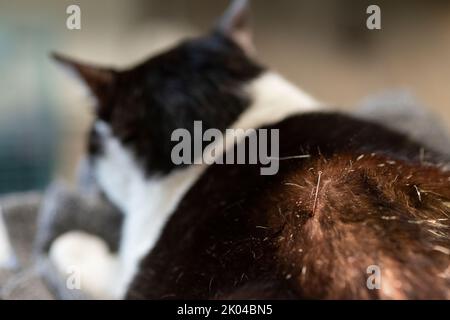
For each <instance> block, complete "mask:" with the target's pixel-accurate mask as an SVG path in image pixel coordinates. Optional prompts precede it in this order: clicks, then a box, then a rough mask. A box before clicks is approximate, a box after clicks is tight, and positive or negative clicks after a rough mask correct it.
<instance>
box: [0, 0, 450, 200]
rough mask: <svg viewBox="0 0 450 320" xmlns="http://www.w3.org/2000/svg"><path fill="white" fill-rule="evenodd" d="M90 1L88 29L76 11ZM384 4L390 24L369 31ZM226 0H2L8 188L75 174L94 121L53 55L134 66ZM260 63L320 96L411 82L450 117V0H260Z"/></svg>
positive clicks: (2, 151) (340, 97) (343, 103)
mask: <svg viewBox="0 0 450 320" xmlns="http://www.w3.org/2000/svg"><path fill="white" fill-rule="evenodd" d="M70 4H78V5H79V6H80V7H81V20H82V29H81V30H73V31H72V30H68V29H67V28H66V24H65V23H66V18H67V14H66V8H67V6H68V5H70ZM369 4H378V5H379V6H380V7H381V10H382V30H380V31H370V30H367V29H366V27H365V19H366V17H367V15H366V13H365V9H366V7H367V6H368V5H369ZM226 5H227V1H225V0H220V1H219V0H214V1H211V0H129V1H124V0H123V1H119V0H101V1H99V0H96V1H89V0H85V1H60V0H59V1H58V0H53V1H50V0H18V1H17V0H16V1H6V0H0V193H6V192H13V191H23V190H31V189H40V188H43V187H45V185H46V184H47V183H48V182H49V180H50V179H53V178H54V177H56V176H62V177H64V178H65V179H67V180H69V181H73V179H74V172H75V167H76V163H77V161H78V159H79V158H80V156H81V154H82V152H83V147H84V135H85V132H86V129H87V127H88V126H89V123H90V121H91V115H90V112H89V104H90V101H89V100H88V99H87V98H86V96H85V95H84V93H83V91H82V90H81V87H80V86H79V85H78V84H77V82H76V81H75V80H72V79H71V78H70V77H68V76H67V74H65V73H64V72H62V71H61V70H59V69H58V67H57V66H56V65H55V64H54V63H52V62H51V60H50V59H49V58H48V54H49V52H51V51H53V50H57V51H60V52H63V53H67V54H70V55H72V56H74V57H78V58H80V59H85V60H88V61H92V62H96V63H102V64H111V65H115V66H127V65H130V64H133V63H135V62H137V61H138V60H141V59H143V58H145V57H146V56H148V55H149V54H151V53H154V52H155V51H159V50H161V49H163V48H165V47H167V46H169V45H171V44H173V43H174V42H176V41H178V40H179V39H181V38H183V37H185V36H191V35H197V34H200V33H202V32H205V31H207V30H208V28H209V26H211V25H212V24H213V22H214V21H215V20H216V19H217V17H218V16H219V15H220V13H221V12H222V11H223V10H224V8H225V7H226ZM252 7H253V18H254V31H255V42H256V46H257V48H258V54H259V59H260V60H261V61H262V62H264V63H265V64H267V65H269V66H271V67H272V68H274V69H276V70H277V71H279V72H280V73H282V74H283V75H285V76H286V77H287V78H289V79H291V80H292V81H293V82H294V83H296V84H297V85H299V86H301V87H302V88H303V89H304V90H306V91H307V92H309V93H311V94H312V95H313V96H315V97H316V98H318V99H319V100H321V101H323V102H326V103H328V104H330V105H333V106H336V107H338V108H346V109H349V108H352V107H353V106H355V105H356V104H357V103H358V102H359V101H360V100H361V99H362V98H364V97H365V96H367V95H370V94H373V93H377V92H379V91H383V90H386V89H408V90H410V91H411V92H413V93H414V94H415V95H416V96H417V97H418V99H419V101H421V102H423V103H424V104H425V105H426V106H428V107H429V108H430V109H432V110H433V111H435V112H436V113H437V114H438V115H439V116H440V117H441V118H442V119H444V120H445V122H447V124H448V123H450V90H449V84H450V61H449V58H450V2H449V1H437V0H434V1H425V0H422V1H386V0H384V1H371V2H366V1H362V0H334V1H324V0H319V1H312V0H311V1H305V0H280V1H276V2H275V1H263V0H253V1H252Z"/></svg>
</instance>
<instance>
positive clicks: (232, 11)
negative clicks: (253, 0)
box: [217, 0, 256, 55]
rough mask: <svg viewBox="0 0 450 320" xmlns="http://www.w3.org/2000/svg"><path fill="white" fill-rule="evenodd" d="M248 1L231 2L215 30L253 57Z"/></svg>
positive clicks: (233, 0)
mask: <svg viewBox="0 0 450 320" xmlns="http://www.w3.org/2000/svg"><path fill="white" fill-rule="evenodd" d="M250 20H251V19H250V5H249V0H232V1H231V4H230V6H229V7H228V9H227V10H226V11H225V13H224V14H223V15H222V17H221V18H220V20H219V23H218V25H217V29H218V31H219V32H221V33H222V34H224V35H226V36H227V37H229V38H231V39H232V40H233V41H234V42H236V43H237V44H238V45H239V46H240V47H241V48H242V49H243V50H244V51H245V52H246V53H247V54H248V55H254V54H255V52H256V50H255V46H254V44H253V35H252V28H251V21H250Z"/></svg>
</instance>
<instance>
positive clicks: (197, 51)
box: [55, 0, 263, 175]
mask: <svg viewBox="0 0 450 320" xmlns="http://www.w3.org/2000/svg"><path fill="white" fill-rule="evenodd" d="M252 56H253V47H252V41H251V31H250V28H249V23H248V5H247V1H244V0H237V1H233V2H232V4H231V6H230V8H229V9H228V10H227V11H226V13H225V14H224V15H223V17H222V18H221V19H219V22H218V24H217V25H216V26H215V27H214V28H213V30H212V32H210V33H209V34H207V35H206V36H203V37H200V38H195V39H190V40H186V41H184V42H182V43H180V44H178V45H177V46H175V47H174V48H172V49H170V50H168V51H165V52H163V53H161V54H159V55H156V56H154V57H151V58H150V59H148V60H146V61H144V62H143V63H141V64H139V65H137V66H135V67H133V68H131V69H128V70H115V69H113V68H105V67H98V66H93V65H89V64H85V63H80V62H76V61H74V60H72V59H68V58H67V57H64V56H61V55H55V57H56V59H57V60H59V61H60V62H62V63H63V64H64V65H66V66H68V67H69V68H71V69H73V70H74V71H75V72H76V73H77V74H78V75H79V76H80V78H81V79H82V80H83V82H84V83H85V84H86V85H87V87H88V88H89V89H90V91H91V92H92V94H93V96H94V97H95V98H96V101H97V104H96V106H95V108H94V110H95V116H96V119H95V121H94V125H93V127H92V129H91V131H90V135H89V140H88V155H89V158H90V160H92V161H91V162H92V163H93V165H94V166H95V162H96V161H98V160H99V159H104V158H108V157H109V158H111V157H116V158H120V155H117V154H112V153H114V152H116V151H117V153H120V154H124V150H126V152H128V153H131V154H132V156H133V157H135V158H136V161H138V162H139V165H141V166H142V168H143V169H144V170H145V173H146V174H147V175H165V174H168V173H169V172H171V171H172V170H173V169H174V168H176V165H175V164H173V162H172V161H171V157H170V156H171V149H172V147H173V145H174V144H175V142H171V133H172V132H173V131H174V130H175V129H177V128H186V129H188V130H189V131H192V130H193V127H194V121H195V120H200V121H202V122H203V128H204V129H208V128H217V129H220V130H224V129H225V128H227V127H228V126H229V125H231V124H232V123H233V122H234V121H235V120H236V119H237V118H238V117H239V115H240V114H241V113H242V112H243V111H244V110H245V109H246V108H247V107H248V106H249V104H250V102H251V97H249V95H247V94H246V92H245V90H244V88H245V86H246V84H248V83H249V82H250V81H252V80H254V79H256V78H258V76H260V74H261V73H262V72H263V68H262V67H261V66H260V65H259V64H258V63H256V62H255V61H254V60H253V59H252ZM119 149H121V150H119ZM119 151H120V152H119ZM124 157H125V156H124ZM122 160H123V161H124V162H126V161H125V159H122ZM117 161H121V160H117ZM124 165H125V164H124Z"/></svg>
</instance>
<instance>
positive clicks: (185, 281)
mask: <svg viewBox="0 0 450 320" xmlns="http://www.w3.org/2000/svg"><path fill="white" fill-rule="evenodd" d="M245 4H246V1H235V2H234V3H233V5H232V7H231V9H230V10H229V11H228V12H227V13H226V14H225V16H224V18H223V19H222V20H221V22H220V23H219V27H218V28H216V29H215V30H214V32H213V33H212V34H210V35H208V36H206V37H203V38H199V39H194V40H189V41H186V42H184V43H182V44H180V45H179V46H177V47H175V48H174V49H172V50H170V51H168V52H166V53H162V54H161V55H158V56H156V57H154V58H151V59H150V60H148V61H146V62H144V63H143V64H141V65H139V66H137V67H135V68H133V69H131V70H126V71H120V72H119V71H116V70H111V69H101V68H96V67H91V66H87V65H83V64H79V63H75V62H73V61H70V60H68V59H66V58H62V57H59V60H60V61H63V62H64V63H66V64H68V65H70V66H71V67H72V68H74V69H75V70H76V71H77V72H78V73H79V74H80V75H81V77H82V78H83V79H84V80H85V81H86V83H87V84H88V85H89V86H90V87H91V89H92V91H93V93H94V94H95V96H96V97H97V100H98V105H97V107H96V115H97V120H96V122H95V124H94V126H93V129H92V130H91V133H90V137H89V148H88V151H89V156H90V161H91V166H92V169H93V171H94V173H95V176H96V179H97V180H98V183H99V185H100V187H101V188H102V190H103V192H104V193H105V194H106V196H107V197H108V198H109V199H110V200H111V201H112V202H113V203H114V204H115V205H116V206H117V207H119V208H120V209H121V211H122V212H123V213H124V215H125V222H124V227H123V233H122V242H121V247H120V250H119V254H118V256H113V255H110V254H108V253H106V252H103V251H102V250H98V249H95V248H97V247H96V245H95V244H93V243H92V241H91V240H90V239H89V238H86V237H83V236H80V235H78V236H77V237H74V236H73V235H72V236H71V237H67V238H66V239H62V240H60V241H59V242H58V241H57V242H58V243H56V244H55V245H54V247H55V248H54V249H53V251H52V252H53V257H54V260H55V261H56V264H57V265H59V267H60V270H64V267H66V266H68V265H71V264H80V263H81V262H80V261H79V259H84V260H88V261H89V260H92V259H97V260H98V264H97V265H103V266H105V269H107V270H104V271H103V273H102V272H101V271H98V272H99V273H102V276H103V277H97V278H98V279H103V280H104V281H100V282H98V283H95V279H96V277H95V276H92V275H90V276H88V277H87V279H91V280H90V282H88V283H86V284H85V287H86V289H87V290H88V291H90V292H91V293H93V294H95V295H98V296H102V297H117V298H120V297H123V296H126V297H128V298H144V299H145V298H157V299H158V298H298V297H304V298H417V297H418V298H422V297H431V298H434V297H448V295H449V292H450V290H449V281H448V270H447V271H446V269H447V268H448V265H449V252H448V248H449V247H450V243H449V238H448V227H449V226H450V225H449V222H448V219H447V217H448V215H449V214H450V207H449V206H448V201H449V200H450V187H449V177H450V176H449V175H448V174H447V173H445V172H443V171H442V170H441V169H439V168H438V167H437V166H436V165H437V164H439V163H441V161H442V160H443V159H442V158H441V156H440V155H438V154H436V153H433V152H428V153H426V155H427V158H426V159H424V158H423V157H421V156H420V155H421V154H422V155H423V153H421V152H420V150H421V149H422V148H423V146H421V145H420V144H418V143H415V142H414V141H411V140H409V139H408V138H407V137H405V136H403V135H401V134H399V133H396V132H393V131H390V130H388V129H386V128H383V127H382V126H379V125H375V124H372V123H370V122H365V121H362V120H359V119H354V118H352V117H349V116H345V115H341V114H337V113H308V112H311V111H315V110H316V111H317V110H319V109H320V107H319V104H318V103H317V102H316V101H315V100H314V99H312V98H310V97H309V96H308V95H306V94H304V93H302V92H301V91H300V90H298V89H296V88H295V87H293V86H292V85H291V84H290V83H289V82H287V81H286V80H284V79H283V78H282V77H280V76H279V75H277V74H275V73H272V72H270V71H267V70H266V69H265V68H264V67H262V66H261V65H260V64H258V63H256V62H255V61H254V60H253V59H252V58H251V55H252V54H253V48H252V47H251V43H250V41H249V33H248V32H246V27H247V25H246V23H245V22H246V12H247V8H246V5H245ZM194 120H202V121H203V126H204V128H205V129H207V128H218V129H220V130H224V129H225V128H260V127H268V128H276V129H279V130H280V159H282V161H281V163H280V171H279V173H278V174H277V175H275V176H261V175H260V174H259V166H258V165H219V164H217V165H212V166H209V167H207V166H205V165H191V166H181V167H179V166H175V165H174V164H173V163H172V161H171V159H170V150H171V148H172V146H173V143H172V142H171V141H170V134H171V132H172V131H173V130H175V129H177V128H186V129H188V130H192V128H193V122H194ZM297 155H309V158H306V159H298V158H295V156H297ZM292 156H294V158H291V157H292ZM425 160H426V161H427V162H430V163H433V164H434V165H429V164H425V163H424V161H425ZM433 221H434V222H433ZM83 244H84V248H82V249H80V246H83ZM89 246H91V247H92V248H94V251H91V252H89ZM79 252H83V254H82V257H80V256H79V255H78V257H77V255H76V253H79ZM77 259H78V260H77ZM139 263H140V264H139ZM373 264H375V265H379V266H380V267H381V269H382V272H384V273H383V274H384V278H383V279H384V282H383V283H384V286H383V287H382V289H381V290H372V291H371V290H368V288H367V287H366V282H365V281H366V278H367V274H366V268H367V267H368V266H369V265H373ZM86 272H89V270H87V271H86ZM446 272H447V273H446ZM105 274H109V275H111V278H108V277H105V276H104V275H105Z"/></svg>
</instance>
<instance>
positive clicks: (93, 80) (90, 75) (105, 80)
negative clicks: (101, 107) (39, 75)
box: [52, 53, 117, 100]
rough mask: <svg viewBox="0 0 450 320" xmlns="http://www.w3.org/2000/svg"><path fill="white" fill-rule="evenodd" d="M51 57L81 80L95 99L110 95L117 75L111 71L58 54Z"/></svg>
mask: <svg viewBox="0 0 450 320" xmlns="http://www.w3.org/2000/svg"><path fill="white" fill-rule="evenodd" d="M52 57H53V59H55V60H56V61H58V62H59V63H61V64H62V65H63V66H64V67H66V68H68V69H69V70H70V71H72V72H74V73H75V74H76V75H77V76H78V77H79V78H81V79H82V80H83V82H84V84H85V85H86V86H87V87H88V89H89V90H90V91H91V92H92V94H93V95H94V96H95V97H96V98H97V99H99V100H102V99H104V98H105V97H106V96H107V95H109V94H110V92H111V90H112V87H113V84H114V81H115V78H116V74H117V72H116V71H114V70H113V69H109V68H103V67H97V66H93V65H89V64H85V63H81V62H78V61H76V60H74V59H72V58H69V57H67V56H64V55H61V54H59V53H52Z"/></svg>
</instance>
